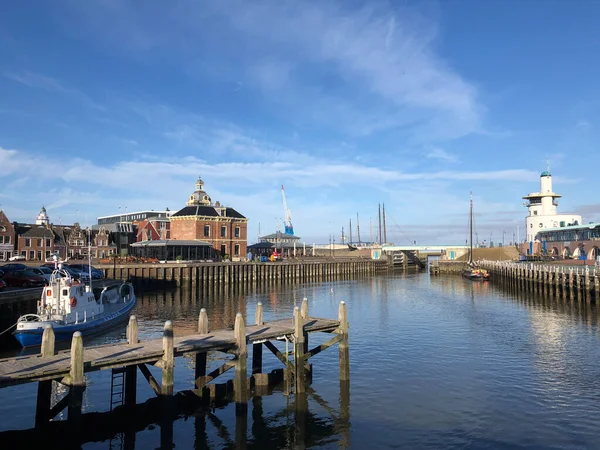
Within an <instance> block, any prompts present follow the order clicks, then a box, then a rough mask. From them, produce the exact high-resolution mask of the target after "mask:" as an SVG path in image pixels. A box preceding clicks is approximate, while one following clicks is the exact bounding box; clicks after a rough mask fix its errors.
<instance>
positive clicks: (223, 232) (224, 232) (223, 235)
mask: <svg viewBox="0 0 600 450" xmlns="http://www.w3.org/2000/svg"><path fill="white" fill-rule="evenodd" d="M226 236H227V227H226V226H225V225H223V226H221V237H226Z"/></svg>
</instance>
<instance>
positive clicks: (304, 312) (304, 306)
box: [300, 297, 308, 353]
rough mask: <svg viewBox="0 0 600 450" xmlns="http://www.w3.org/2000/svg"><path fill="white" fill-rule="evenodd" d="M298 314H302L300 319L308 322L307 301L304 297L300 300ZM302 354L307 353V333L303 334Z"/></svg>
mask: <svg viewBox="0 0 600 450" xmlns="http://www.w3.org/2000/svg"><path fill="white" fill-rule="evenodd" d="M300 312H301V313H302V319H303V320H304V321H306V320H308V299H307V298H306V297H304V298H303V299H302V308H301V309H300ZM304 353H308V333H304Z"/></svg>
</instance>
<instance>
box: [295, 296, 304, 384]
mask: <svg viewBox="0 0 600 450" xmlns="http://www.w3.org/2000/svg"><path fill="white" fill-rule="evenodd" d="M294 369H295V370H294V371H295V377H294V378H295V381H296V395H298V394H304V393H305V392H306V370H304V319H303V318H302V313H301V312H300V308H298V307H297V306H296V307H295V308H294Z"/></svg>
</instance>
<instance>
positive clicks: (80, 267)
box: [69, 264, 104, 280]
mask: <svg viewBox="0 0 600 450" xmlns="http://www.w3.org/2000/svg"><path fill="white" fill-rule="evenodd" d="M69 267H70V268H72V269H77V270H81V271H82V272H85V273H87V274H88V275H89V271H90V266H88V265H87V264H69ZM91 269H92V279H94V280H101V279H102V278H104V272H102V271H101V270H100V269H96V268H95V267H94V266H91Z"/></svg>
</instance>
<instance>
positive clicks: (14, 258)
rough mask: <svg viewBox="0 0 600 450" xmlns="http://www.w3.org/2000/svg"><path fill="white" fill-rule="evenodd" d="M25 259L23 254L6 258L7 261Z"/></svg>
mask: <svg viewBox="0 0 600 450" xmlns="http://www.w3.org/2000/svg"><path fill="white" fill-rule="evenodd" d="M25 259H26V258H25V257H24V256H23V255H15V256H11V257H10V258H8V260H9V261H25Z"/></svg>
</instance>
